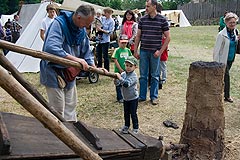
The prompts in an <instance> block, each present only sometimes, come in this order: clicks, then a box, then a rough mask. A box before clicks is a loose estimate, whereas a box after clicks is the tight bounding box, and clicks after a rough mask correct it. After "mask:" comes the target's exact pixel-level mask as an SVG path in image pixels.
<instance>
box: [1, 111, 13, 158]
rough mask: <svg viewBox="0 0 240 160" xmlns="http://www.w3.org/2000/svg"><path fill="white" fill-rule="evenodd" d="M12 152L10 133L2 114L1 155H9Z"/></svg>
mask: <svg viewBox="0 0 240 160" xmlns="http://www.w3.org/2000/svg"><path fill="white" fill-rule="evenodd" d="M10 152H11V143H10V137H9V133H8V130H7V127H6V125H5V123H4V121H3V118H2V114H1V113H0V155H8V154H10Z"/></svg>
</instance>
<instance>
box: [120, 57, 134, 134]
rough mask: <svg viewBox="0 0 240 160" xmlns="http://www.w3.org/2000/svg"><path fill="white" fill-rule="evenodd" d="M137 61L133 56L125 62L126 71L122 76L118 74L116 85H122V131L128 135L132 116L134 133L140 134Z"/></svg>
mask: <svg viewBox="0 0 240 160" xmlns="http://www.w3.org/2000/svg"><path fill="white" fill-rule="evenodd" d="M137 64H138V62H137V59H136V58H135V57H133V56H129V57H128V58H127V59H126V60H125V68H126V71H125V72H122V73H121V74H119V73H117V80H116V85H121V86H122V87H121V90H122V94H123V99H124V102H123V106H124V121H125V124H124V126H123V127H122V128H121V129H120V131H121V132H122V133H124V134H126V133H128V129H129V127H130V116H131V118H132V125H133V130H132V131H133V133H134V134H138V128H139V126H138V117H137V108H138V90H137V83H138V77H137V74H136V73H135V69H136V68H137Z"/></svg>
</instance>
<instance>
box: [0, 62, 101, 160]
mask: <svg viewBox="0 0 240 160" xmlns="http://www.w3.org/2000/svg"><path fill="white" fill-rule="evenodd" d="M0 75H1V76H0V86H1V87H2V88H3V89H4V90H6V91H7V92H8V93H9V94H10V95H11V96H12V97H13V98H14V99H16V100H17V101H18V102H19V103H20V104H21V105H22V106H23V107H24V108H25V109H26V110H27V111H29V112H30V113H31V114H32V115H33V116H34V117H35V118H37V119H38V120H39V121H40V122H41V123H42V124H43V125H44V126H45V127H46V128H48V129H49V130H50V131H51V132H52V133H53V134H54V135H56V136H57V137H58V138H59V139H60V140H61V141H62V142H64V143H65V144H66V145H67V146H68V147H69V148H71V149H72V150H73V151H74V152H75V153H76V154H77V155H79V156H80V157H81V158H83V159H84V160H102V158H101V157H100V156H99V155H98V154H96V153H94V152H93V151H92V150H91V149H89V148H88V147H87V146H86V145H85V144H84V143H83V142H82V141H81V140H80V139H79V138H78V137H77V136H75V135H74V134H73V133H72V132H71V131H70V130H69V129H68V128H67V127H66V126H65V125H64V124H63V123H62V122H61V121H59V120H58V119H57V118H56V117H55V116H54V115H53V114H51V113H50V112H49V111H48V110H47V109H46V108H45V107H43V105H42V104H41V103H39V102H38V101H37V100H36V99H35V98H34V97H33V96H32V95H31V94H30V93H29V92H28V91H27V90H26V89H25V88H24V87H23V86H21V85H20V84H19V83H18V82H17V81H16V80H15V79H14V78H13V77H12V76H11V75H9V73H8V72H7V71H6V70H5V69H4V68H3V67H2V66H0Z"/></svg>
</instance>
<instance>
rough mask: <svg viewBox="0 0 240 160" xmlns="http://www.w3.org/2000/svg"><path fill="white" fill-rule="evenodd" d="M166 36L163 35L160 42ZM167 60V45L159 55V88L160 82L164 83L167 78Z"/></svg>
mask: <svg viewBox="0 0 240 160" xmlns="http://www.w3.org/2000/svg"><path fill="white" fill-rule="evenodd" d="M165 39H166V37H165V36H164V35H163V38H162V44H164V41H165ZM167 60H168V47H167V48H166V49H165V50H164V51H163V53H162V54H161V56H160V74H159V75H160V79H159V88H160V87H161V86H162V84H164V83H166V80H167Z"/></svg>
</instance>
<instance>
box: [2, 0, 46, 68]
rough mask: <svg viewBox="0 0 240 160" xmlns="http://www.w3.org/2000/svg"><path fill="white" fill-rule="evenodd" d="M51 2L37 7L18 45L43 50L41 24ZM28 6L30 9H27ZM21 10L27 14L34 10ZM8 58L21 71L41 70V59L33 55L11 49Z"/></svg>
mask: <svg viewBox="0 0 240 160" xmlns="http://www.w3.org/2000/svg"><path fill="white" fill-rule="evenodd" d="M48 4H49V2H45V3H41V4H40V5H39V7H38V9H37V11H34V13H35V14H34V16H33V17H32V19H31V20H30V22H29V24H28V25H27V26H26V28H25V30H24V31H23V33H22V34H21V36H20V38H19V39H18V41H17V42H16V44H17V45H20V46H24V47H27V48H32V49H35V50H42V46H43V41H42V39H41V38H40V33H39V32H40V26H41V23H42V19H43V18H44V17H46V15H47V11H46V6H47V5H48ZM27 8H28V9H27ZM21 12H24V13H25V14H26V15H27V14H30V13H31V12H32V10H31V7H26V8H25V9H24V8H22V9H21ZM24 17H25V15H22V17H20V18H24ZM6 57H7V59H8V60H9V61H10V62H11V63H12V64H13V65H14V66H15V68H17V70H18V71H19V72H21V73H23V72H39V70H40V68H39V62H40V59H38V58H33V57H31V56H27V55H23V54H19V53H16V52H12V51H10V52H9V53H8V54H7V55H6Z"/></svg>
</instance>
